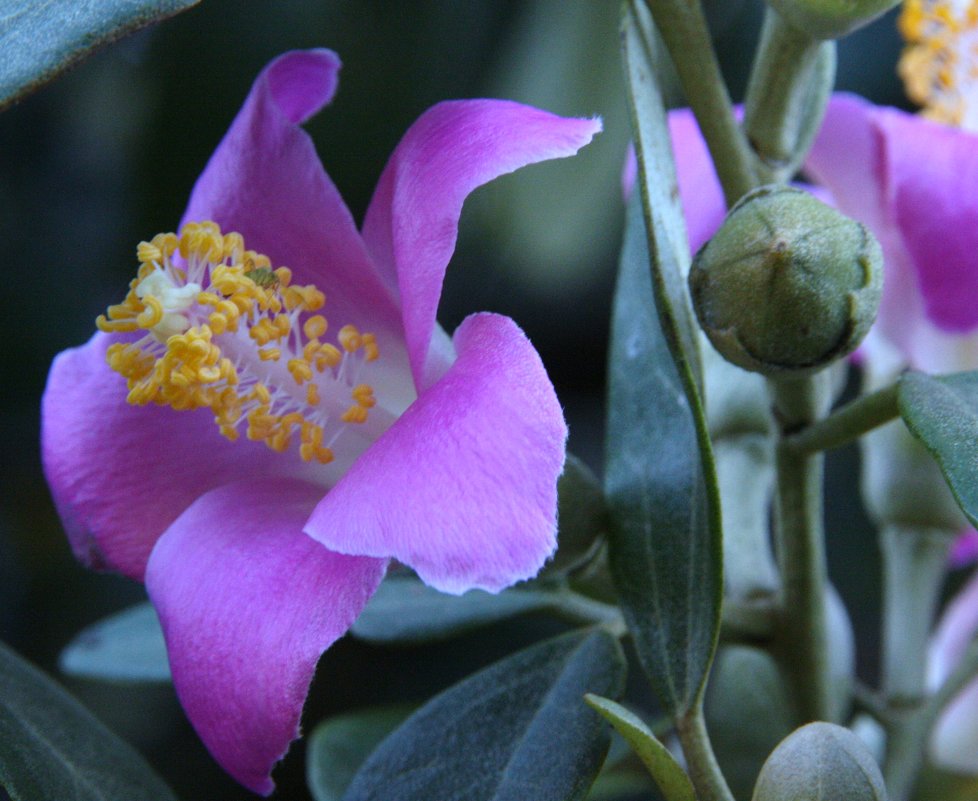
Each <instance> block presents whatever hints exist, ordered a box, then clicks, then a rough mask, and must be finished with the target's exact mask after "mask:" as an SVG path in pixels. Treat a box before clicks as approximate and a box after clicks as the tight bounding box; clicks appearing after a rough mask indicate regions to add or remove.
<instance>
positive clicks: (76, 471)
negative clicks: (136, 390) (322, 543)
mask: <svg viewBox="0 0 978 801" xmlns="http://www.w3.org/2000/svg"><path fill="white" fill-rule="evenodd" d="M114 339H115V337H110V336H107V335H105V334H96V335H95V336H94V337H92V339H91V340H89V342H88V343H87V344H85V345H83V346H82V347H80V348H74V349H72V350H67V351H65V352H64V353H61V354H60V355H59V356H58V357H57V358H56V359H55V361H54V364H53V365H52V366H51V373H50V375H49V376H48V383H47V387H46V389H45V392H44V398H43V400H42V406H41V420H42V426H41V451H42V458H43V462H44V472H45V475H46V476H47V480H48V484H49V486H50V487H51V493H52V495H53V496H54V501H55V504H56V505H57V507H58V511H59V513H60V515H61V518H62V520H63V521H64V524H65V527H66V529H67V532H68V537H69V540H70V541H71V546H72V549H73V550H74V552H75V555H76V556H77V557H78V558H79V559H80V560H82V561H83V562H85V563H87V564H89V565H91V566H93V567H99V568H110V569H113V570H118V571H120V572H122V573H124V574H125V575H127V576H130V577H132V578H135V579H142V577H143V571H144V570H145V568H146V560H147V559H148V558H149V554H150V551H151V550H152V548H153V545H154V543H155V542H156V540H157V538H158V537H159V536H160V534H162V533H163V531H164V530H165V529H166V528H167V526H169V525H170V523H172V522H173V521H174V519H176V517H177V515H179V514H180V513H181V512H182V511H183V510H184V509H185V508H186V507H187V506H189V505H190V504H191V503H192V502H193V501H194V500H195V499H196V498H197V497H198V496H199V495H201V494H202V493H204V492H207V491H208V490H210V489H213V488H214V487H217V486H220V485H221V484H226V483H228V482H230V481H235V480H239V479H242V478H247V477H249V476H252V475H255V474H262V475H269V476H272V475H276V474H278V475H283V474H285V475H305V476H309V477H311V476H313V475H317V473H316V472H314V470H315V468H311V467H310V466H308V465H303V464H302V463H301V461H300V460H299V459H298V458H297V457H296V456H295V455H294V454H287V455H282V454H277V453H274V452H273V451H271V450H269V449H268V448H266V447H264V445H262V444H260V443H256V442H248V441H247V440H244V438H242V440H241V441H239V442H237V443H231V442H229V441H228V440H227V439H225V438H224V437H222V436H221V435H220V433H218V430H217V427H216V426H215V425H214V420H213V415H212V414H211V413H210V412H209V411H207V410H200V411H195V412H186V411H185V412H176V411H174V410H172V409H168V408H163V407H159V406H130V405H129V404H128V403H126V394H127V390H126V382H125V379H124V378H122V377H121V376H120V375H118V374H116V373H114V372H113V371H112V370H111V369H109V366H108V365H107V364H106V363H105V348H106V347H107V345H108V344H110V343H111V342H112V341H114Z"/></svg>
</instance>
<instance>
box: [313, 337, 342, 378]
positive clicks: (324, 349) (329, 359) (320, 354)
mask: <svg viewBox="0 0 978 801" xmlns="http://www.w3.org/2000/svg"><path fill="white" fill-rule="evenodd" d="M342 361H343V354H342V353H340V350H339V348H337V347H336V346H335V345H330V344H329V343H328V342H327V343H325V344H323V345H320V346H319V350H317V351H316V369H317V370H319V372H323V371H324V370H325V369H326V368H334V367H338V366H339V364H340V362H342Z"/></svg>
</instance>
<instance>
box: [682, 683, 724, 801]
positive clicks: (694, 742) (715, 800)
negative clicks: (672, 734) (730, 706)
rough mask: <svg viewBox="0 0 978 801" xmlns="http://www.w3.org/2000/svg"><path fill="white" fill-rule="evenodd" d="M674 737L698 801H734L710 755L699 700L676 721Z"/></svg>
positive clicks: (710, 747) (711, 746)
mask: <svg viewBox="0 0 978 801" xmlns="http://www.w3.org/2000/svg"><path fill="white" fill-rule="evenodd" d="M676 735H677V736H678V737H679V742H680V744H681V745H682V747H683V754H684V755H685V756H686V766H687V767H688V768H689V778H690V779H692V781H693V787H695V788H696V797H697V798H698V799H699V801H734V797H733V794H732V793H731V792H730V788H729V787H728V786H727V781H726V779H724V778H723V773H722V772H721V771H720V766H719V765H718V764H717V760H716V756H715V755H714V754H713V745H712V744H711V743H710V736H709V734H708V733H707V731H706V723H705V721H704V720H703V705H702V702H701V701H700V702H697V704H696V705H695V706H694V707H693V708H692V709H691V710H689V712H687V713H686V714H685V715H683V716H682V717H679V718H677V719H676Z"/></svg>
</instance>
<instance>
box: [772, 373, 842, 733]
mask: <svg viewBox="0 0 978 801" xmlns="http://www.w3.org/2000/svg"><path fill="white" fill-rule="evenodd" d="M829 380H830V379H829V375H828V373H827V372H822V373H820V374H817V375H815V376H805V377H801V378H797V377H783V378H782V377H779V378H773V379H771V381H770V382H769V387H770V390H771V395H772V400H773V403H774V411H775V416H776V418H777V420H778V422H779V423H780V425H781V431H782V437H784V436H785V435H786V434H790V433H791V432H793V431H796V430H798V429H799V428H801V427H803V426H805V425H808V424H810V423H811V422H813V421H814V420H816V419H818V418H819V417H820V416H821V415H822V414H824V412H825V408H826V407H827V405H828V402H829V398H830V392H829V383H828V382H829ZM822 461H823V457H822V456H821V455H812V454H806V453H798V452H797V451H795V450H793V449H792V448H790V447H787V446H786V444H785V442H784V439H782V440H781V441H780V442H779V443H778V447H777V456H776V466H777V474H778V485H777V503H776V505H775V513H776V517H777V529H776V530H777V535H778V542H779V545H780V549H779V555H780V561H781V581H782V593H783V599H784V602H783V605H782V608H783V610H784V614H783V618H782V620H783V629H782V633H781V641H782V645H783V648H784V657H785V662H786V667H787V669H788V673H789V675H790V677H791V680H792V684H793V686H794V695H795V697H796V698H797V699H798V709H799V712H800V713H801V716H802V719H803V721H804V722H808V721H812V720H829V721H830V720H832V717H833V715H832V709H833V704H832V693H831V672H830V664H829V651H828V649H829V638H828V623H827V617H826V587H827V569H826V560H825V542H824V536H823V532H822Z"/></svg>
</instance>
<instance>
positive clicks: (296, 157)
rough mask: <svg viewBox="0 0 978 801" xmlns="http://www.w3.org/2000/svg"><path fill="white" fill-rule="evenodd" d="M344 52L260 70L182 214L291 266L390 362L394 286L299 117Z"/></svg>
mask: <svg viewBox="0 0 978 801" xmlns="http://www.w3.org/2000/svg"><path fill="white" fill-rule="evenodd" d="M339 68H340V62H339V58H337V56H336V54H335V53H333V52H332V51H329V50H307V51H295V52H292V53H286V54H285V55H283V56H279V58H277V59H275V60H274V61H273V62H271V64H269V65H268V66H267V67H266V68H265V69H264V70H263V71H262V73H261V74H260V75H259V76H258V78H257V80H256V81H255V83H254V86H253V87H252V89H251V93H250V94H249V95H248V98H247V100H246V101H245V104H244V106H243V107H242V109H241V111H240V112H239V113H238V116H237V117H236V118H235V120H234V122H233V123H232V124H231V128H230V130H229V131H228V133H227V135H226V136H225V137H224V139H223V141H222V142H221V143H220V145H218V148H217V150H216V151H215V152H214V155H213V156H212V157H211V160H210V162H209V163H208V164H207V167H206V168H205V170H204V172H203V174H202V175H201V176H200V178H199V179H198V181H197V184H196V186H195V187H194V191H193V194H192V195H191V198H190V204H189V206H188V208H187V211H186V213H185V214H184V218H183V219H184V221H188V220H204V219H209V220H214V221H215V222H217V223H218V224H219V225H220V226H221V228H222V229H223V230H226V231H228V230H234V231H238V232H239V233H241V234H242V235H243V236H244V238H245V244H246V245H247V246H248V247H250V248H252V249H254V250H257V251H259V252H262V253H265V254H266V255H267V256H269V258H271V259H272V262H273V264H275V265H276V266H279V265H285V266H288V267H290V268H291V269H292V270H293V273H294V281H295V282H297V283H314V284H316V285H317V286H318V287H319V288H320V289H321V290H323V292H325V293H326V307H325V310H324V314H325V315H326V316H327V318H329V321H330V327H331V329H332V330H334V331H338V330H339V329H340V327H341V326H343V325H345V324H347V323H352V324H354V325H356V326H358V327H360V328H361V329H364V330H370V331H373V332H374V333H375V334H377V336H378V341H379V344H380V349H381V352H382V353H383V354H384V359H385V361H386V362H387V363H391V361H392V360H397V359H401V360H405V361H404V365H403V366H404V369H405V371H406V369H407V363H406V355H405V352H404V345H403V341H402V339H403V337H402V335H401V333H400V329H401V321H400V312H399V310H398V308H397V302H396V299H395V291H394V288H393V286H388V285H387V284H385V282H384V278H383V276H381V275H380V274H379V273H378V272H377V270H376V268H375V267H374V265H373V263H372V262H371V260H370V257H369V256H368V255H367V252H366V249H365V248H364V245H363V241H362V240H361V238H360V234H359V232H358V231H357V229H356V225H355V224H354V222H353V217H352V216H351V215H350V212H349V210H348V209H347V207H346V204H345V203H344V202H343V199H342V198H341V197H340V195H339V192H338V191H337V189H336V187H335V186H334V185H333V182H332V181H331V180H330V178H329V176H328V175H326V173H325V171H324V170H323V167H322V164H321V163H320V161H319V158H318V156H317V155H316V149H315V147H314V146H313V143H312V140H311V139H310V138H309V136H308V134H306V133H305V131H303V130H302V129H301V128H299V126H298V123H300V122H302V121H303V120H305V119H307V118H308V117H309V116H311V115H312V114H314V113H316V111H318V110H319V109H320V108H321V107H322V106H323V105H324V104H326V103H328V102H329V100H330V99H331V98H332V96H333V91H334V90H335V87H336V78H337V72H338V70H339Z"/></svg>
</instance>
